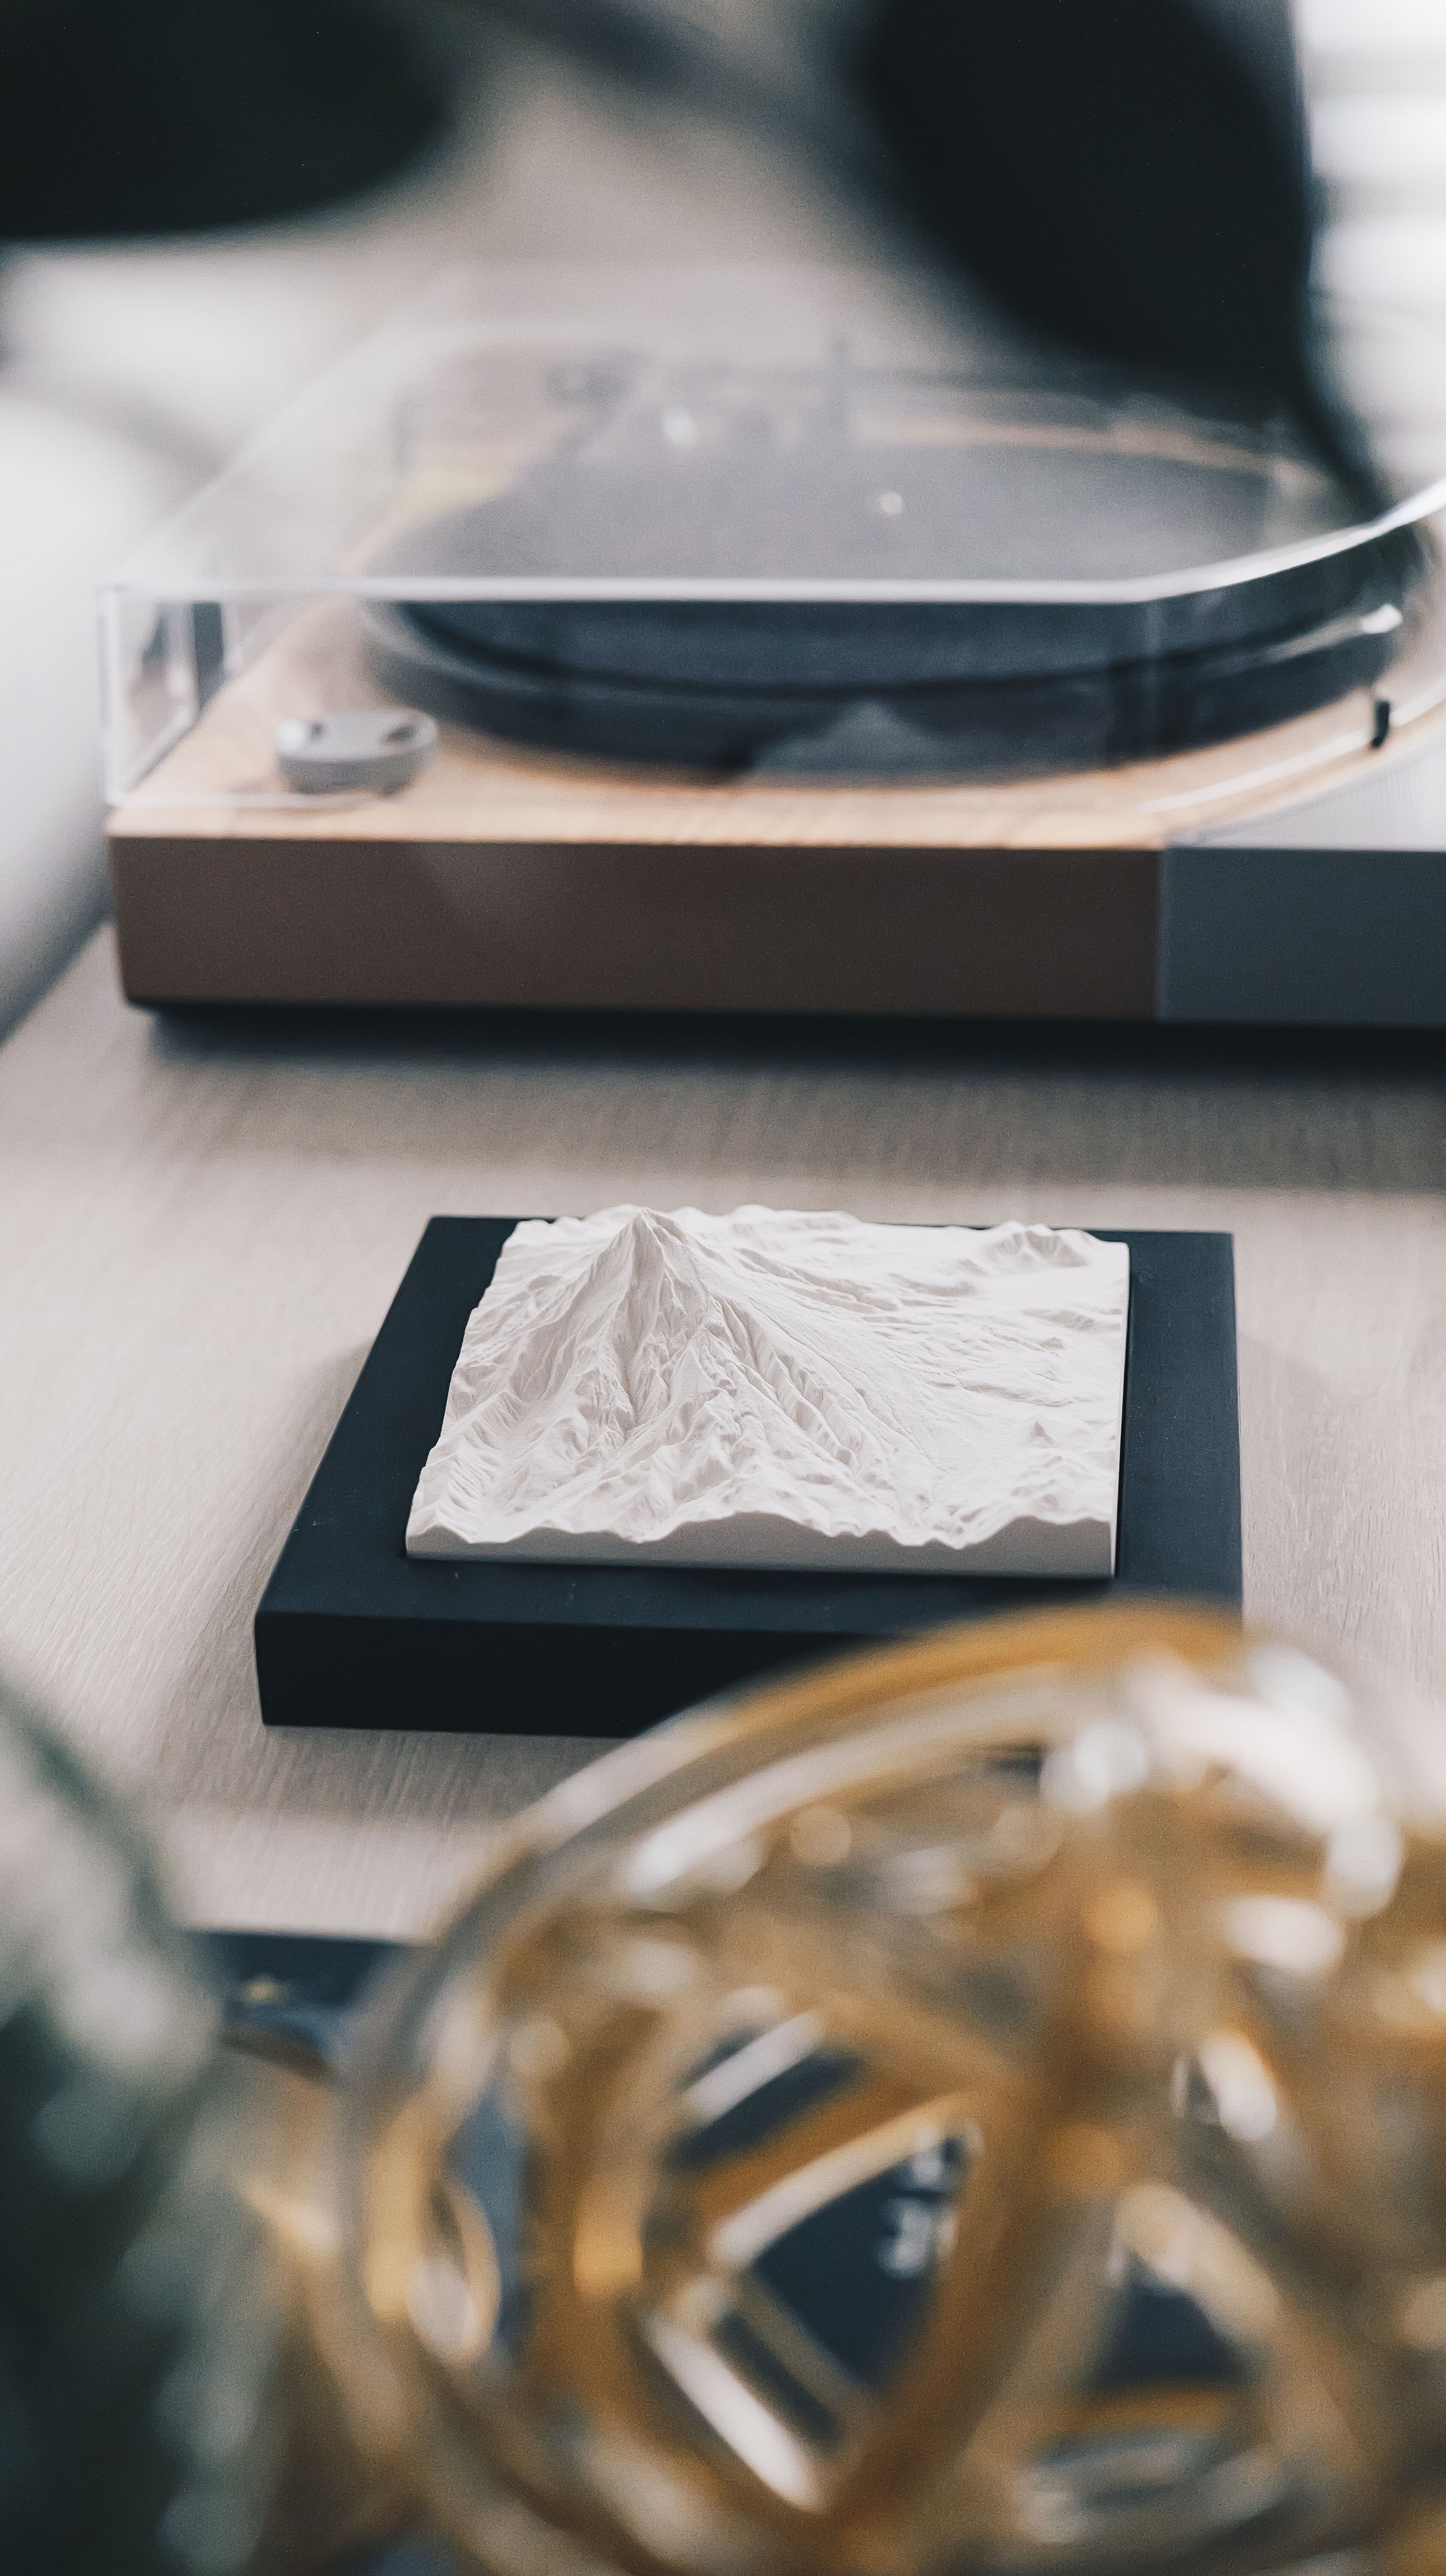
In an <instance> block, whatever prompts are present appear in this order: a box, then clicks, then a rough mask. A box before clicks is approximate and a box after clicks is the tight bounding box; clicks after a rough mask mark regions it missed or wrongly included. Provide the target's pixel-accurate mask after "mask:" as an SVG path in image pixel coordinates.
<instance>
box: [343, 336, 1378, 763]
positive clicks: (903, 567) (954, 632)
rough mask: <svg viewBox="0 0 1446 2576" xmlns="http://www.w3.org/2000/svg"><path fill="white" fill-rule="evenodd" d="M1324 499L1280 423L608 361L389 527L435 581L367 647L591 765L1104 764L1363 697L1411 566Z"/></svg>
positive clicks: (947, 388)
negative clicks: (580, 401)
mask: <svg viewBox="0 0 1446 2576" xmlns="http://www.w3.org/2000/svg"><path fill="white" fill-rule="evenodd" d="M1349 513H1350V504H1349V501H1348V498H1347V496H1346V495H1345V494H1344V492H1343V491H1342V490H1341V488H1340V487H1339V486H1337V485H1336V484H1335V483H1334V482H1333V481H1332V479H1331V477H1330V476H1329V474H1328V473H1327V472H1326V471H1325V470H1324V469H1323V468H1322V467H1321V466H1320V465H1319V464H1318V463H1316V462H1314V461H1313V460H1311V459H1310V458H1309V457H1307V456H1306V455H1304V454H1303V453H1301V452H1300V451H1298V450H1297V449H1295V448H1293V447H1292V446H1291V445H1290V444H1289V442H1288V440H1284V439H1283V438H1282V435H1281V433H1280V432H1279V431H1278V430H1276V429H1273V428H1271V427H1270V426H1262V425H1260V424H1251V423H1241V422H1221V421H1215V420H1209V421H1203V420H1200V419H1198V418H1197V417H1195V416H1194V415H1193V414H1191V413H1189V412H1188V411H1185V410H1183V409H1181V408H1180V407H1179V406H1178V405H1174V404H1171V403H1169V402H1166V401H1163V400H1161V399H1145V400H1133V401H1132V400H1126V399H1122V398H1121V397H1120V396H1119V394H1118V393H1117V392H1116V393H1113V394H1111V395H1110V396H1109V397H1108V398H1106V396H1105V395H1103V394H1100V395H1098V396H1093V397H1092V396H1090V395H1088V394H1087V393H1081V392H1079V391H1078V390H1073V391H1071V392H1070V393H1068V394H1067V395H1064V394H1058V393H1051V392H1050V391H1049V390H1048V389H1045V390H1044V391H1041V389H1040V388H1039V387H1038V386H1037V385H1030V386H1022V387H1019V388H1016V389H1014V390H1013V391H1010V390H1009V389H1008V388H1004V389H1000V388H998V387H989V388H980V387H979V386H977V385H972V384H969V383H967V382H958V381H954V380H951V379H945V378H939V379H929V378H926V377H920V378H912V377H902V376H891V375H889V374H887V373H886V372H884V371H879V372H877V373H874V374H870V373H869V372H867V371H863V370H850V369H846V368H840V369H833V370H830V369H828V368H822V369H818V370H815V371H813V372H812V373H811V374H810V373H809V372H808V371H802V370H801V371H798V373H797V374H796V375H794V376H789V375H785V374H780V373H779V372H777V371H774V372H769V373H760V374H759V375H758V376H757V377H756V378H755V379H751V380H750V379H749V378H748V377H747V376H746V375H743V374H741V373H740V372H739V371H737V370H731V371H727V370H713V371H708V370H703V371H701V372H700V371H693V372H692V373H687V372H684V373H682V374H680V375H678V376H675V377H669V376H668V375H666V373H665V374H664V375H663V376H662V377H661V378H659V377H658V376H656V375H653V376H651V377H649V378H648V379H647V380H646V381H645V382H643V383H642V384H641V385H639V384H638V383H637V382H635V381H633V380H632V379H630V378H629V377H628V375H627V373H626V370H624V371H623V372H622V374H621V375H619V376H618V377H617V378H616V379H615V390H614V393H613V396H612V399H611V401H608V400H601V401H597V402H595V403H594V404H593V405H592V406H591V408H590V409H589V411H588V413H587V422H586V427H585V429H583V430H581V431H580V432H579V433H578V434H577V435H576V436H575V437H574V438H572V439H571V440H566V441H564V442H563V443H562V444H561V446H560V447H559V448H558V450H557V451H556V452H554V453H553V454H552V455H550V456H549V457H547V458H545V459H544V460H543V461H542V462H541V463H538V464H535V465H533V466H532V467H531V469H530V470H528V471H527V472H525V473H524V474H522V475H521V476H520V478H518V479H516V480H514V481H512V482H510V483H508V484H506V485H505V486H504V488H503V489H501V490H500V491H497V492H495V493H494V494H492V495H491V496H490V497H487V498H484V499H481V500H479V501H476V502H473V503H471V504H468V505H466V506H464V507H461V508H458V509H454V510H452V511H450V512H447V513H445V514H443V515H441V516H439V517H437V518H435V519H433V520H431V521H429V522H428V523H426V524H425V525H423V526H421V527H420V528H416V527H414V528H412V529H411V530H409V531H408V534H407V538H406V541H405V555H404V563H405V570H406V572H407V573H408V575H409V576H411V577H413V578H417V579H418V580H419V582H420V583H425V584H428V585H431V584H435V585H436V586H437V591H438V593H439V594H440V595H434V596H418V597H415V598H412V599H397V600H388V601H386V602H384V603H383V602H378V603H376V604H374V606H373V607H372V609H371V611H370V612H369V616H370V628H371V649H372V653H373V658H374V661H375V663H376V666H377V668H378V670H379V672H380V675H381V676H382V678H383V680H384V681H385V684H386V685H387V687H388V688H389V690H391V691H393V692H394V693H395V694H397V695H398V696H400V697H402V698H404V699H405V700H407V701H408V702H409V703H411V704H415V705H418V706H422V707H425V708H427V709H428V710H429V711H430V712H431V713H433V714H437V715H441V716H443V717H446V718H450V719H452V720H454V721H461V722H464V723H469V724H474V725H479V726H481V727H483V728H484V729H486V730H488V731H491V732H495V733H500V734H503V735H506V736H510V737H512V738H514V739H518V740H521V741H525V742H531V743H536V744H539V745H543V746H546V747H549V748H552V749H558V750H564V751H570V752H576V753H581V754H585V755H589V756H594V757H597V756H601V757H612V758H618V759H624V760H638V761H666V762H670V763H675V764H682V765H685V766H690V767H691V766H703V767H710V768H723V769H736V768H746V767H748V766H750V765H752V764H757V763H761V764H763V765H765V766H770V765H771V766H783V767H786V768H799V769H802V770H805V771H807V770H809V769H815V770H819V771H821V772H823V773H828V772H831V771H839V770H842V771H845V772H847V771H850V770H853V769H857V768H862V769H865V770H870V769H881V770H884V771H889V770H898V771H904V772H910V771H918V772H925V773H929V772H945V773H948V772H951V771H965V772H967V771H980V770H983V771H989V770H1000V769H1003V770H1006V771H1019V770H1031V769H1034V770H1041V769H1042V770H1056V769H1070V768H1078V767H1085V766H1095V765H1098V764H1100V763H1107V762H1111V761H1119V760H1125V759H1143V758H1149V757H1151V756H1154V755H1157V754H1163V753H1167V752H1172V751H1178V750H1182V749H1185V748H1188V747H1191V746H1194V745H1198V744H1204V743H1209V742H1216V741H1221V740H1225V739H1228V738H1229V737H1231V736H1232V735H1236V734H1240V733H1243V732H1254V731H1258V730H1260V729H1261V728H1263V727H1265V726H1267V725H1270V724H1275V723H1279V722H1283V721H1284V720H1286V719H1287V718H1290V717H1293V716H1298V715H1301V714H1303V713H1306V712H1307V711H1309V710H1310V709H1312V708H1315V707H1318V706H1322V705H1325V704H1329V703H1331V702H1332V701H1334V700H1335V699H1337V698H1340V697H1342V696H1344V695H1345V694H1346V693H1347V692H1348V691H1350V690H1352V689H1354V688H1358V687H1361V686H1365V687H1374V686H1376V685H1377V684H1378V683H1379V681H1380V679H1381V677H1382V675H1383V673H1384V672H1385V671H1386V669H1387V668H1388V666H1389V664H1390V663H1391V661H1392V660H1393V658H1394V657H1395V655H1396V653H1397V652H1398V650H1399V649H1400V646H1401V643H1402V641H1403V639H1404V637H1405V636H1406V634H1407V633H1408V631H1409V627H1410V622H1411V616H1412V608H1413V602H1414V600H1415V599H1416V597H1417V594H1418V593H1419V592H1420V590H1421V589H1422V587H1423V584H1424V578H1425V575H1426V573H1427V570H1428V568H1429V567H1428V556H1427V551H1426V548H1425V545H1424V543H1423V540H1422V539H1421V538H1420V537H1419V536H1418V535H1417V534H1416V533H1415V531H1414V530H1413V529H1411V528H1402V527H1396V526H1390V525H1379V524H1378V525H1377V526H1376V527H1375V528H1373V529H1352V528H1351V527H1350V525H1349ZM402 564H403V558H402V556H401V554H400V553H398V555H397V557H396V559H395V562H394V565H393V566H392V567H391V568H394V569H395V570H398V571H400V570H401V569H402ZM373 569H374V570H375V571H378V572H381V573H386V572H387V571H388V569H389V561H388V559H387V558H385V557H384V558H382V559H381V560H380V561H379V562H378V563H377V564H375V565H374V567H373ZM473 582H476V583H477V584H478V585H481V586H486V587H487V589H488V590H489V592H490V595H479V594H478V591H477V590H476V589H470V588H469V585H470V584H471V583H473ZM500 584H507V585H508V586H510V587H511V588H512V589H513V591H514V593H517V592H521V591H523V590H529V589H530V590H531V592H532V594H533V595H532V596H520V595H513V596H502V595H497V593H498V589H499V585H500ZM448 594H450V595H448Z"/></svg>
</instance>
